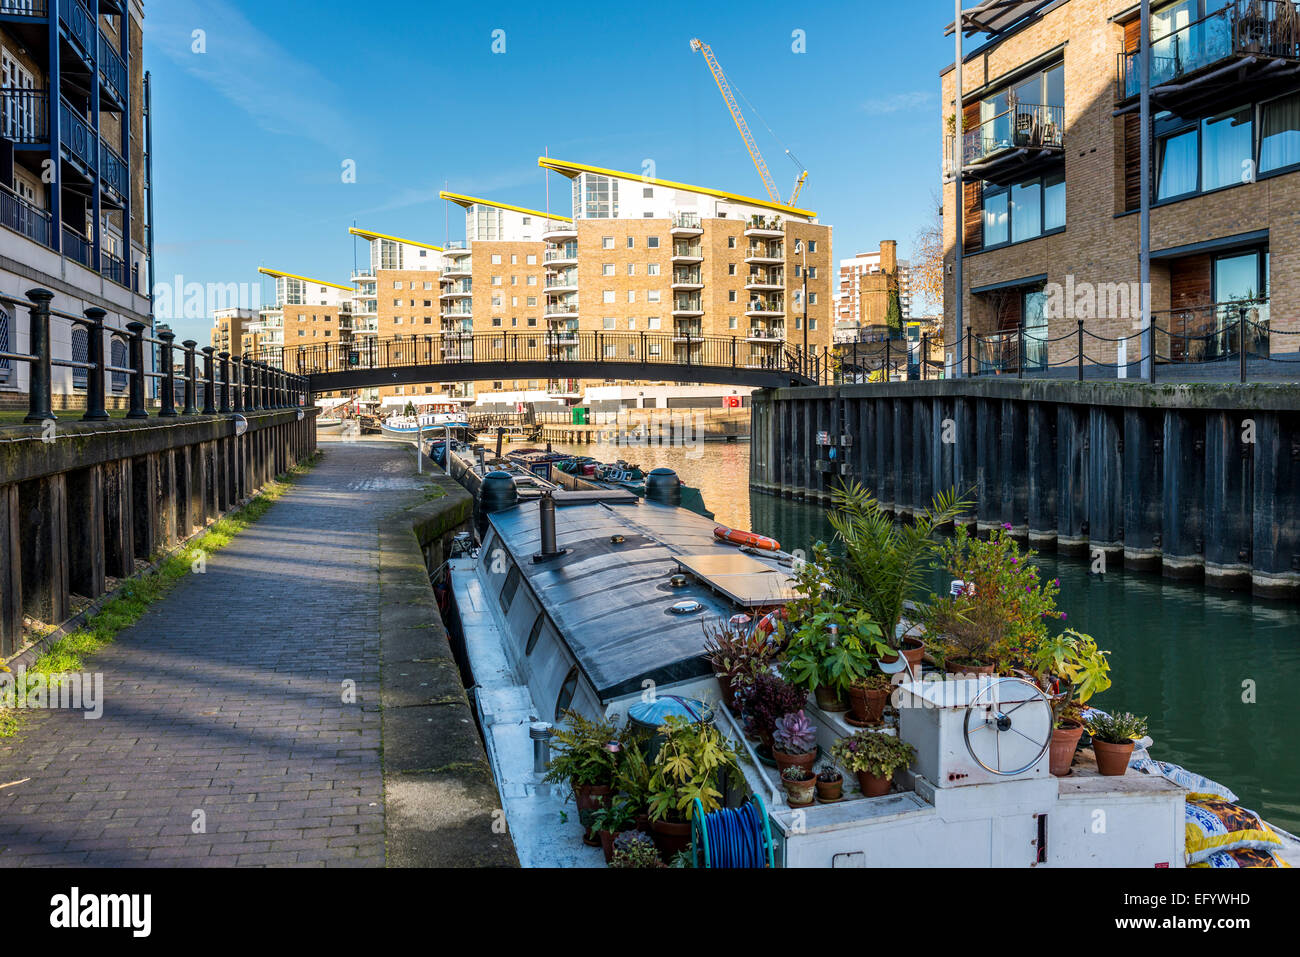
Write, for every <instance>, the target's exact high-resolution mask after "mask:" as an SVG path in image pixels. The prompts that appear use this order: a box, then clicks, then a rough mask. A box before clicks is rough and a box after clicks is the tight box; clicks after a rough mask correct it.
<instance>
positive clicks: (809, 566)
mask: <svg viewBox="0 0 1300 957" xmlns="http://www.w3.org/2000/svg"><path fill="white" fill-rule="evenodd" d="M829 564H830V558H829V553H828V550H827V548H826V546H825V545H824V544H822V543H818V544H817V545H815V546H813V552H812V559H811V560H810V561H807V562H804V563H803V564H802V566H801V567H800V568H799V570H798V571H797V572H796V574H795V583H794V589H793V590H794V592H795V595H796V598H795V600H794V601H792V602H790V603H789V604H788V605H787V608H788V610H789V613H790V621H789V622H788V623H787V622H782V624H781V626H780V631H781V635H782V637H783V639H784V642H785V652H784V659H785V664H784V668H783V670H784V673H785V676H786V678H788V679H789V680H790V681H791V682H793V683H794V684H797V685H802V686H803V687H805V688H807V689H808V690H809V691H812V692H813V694H814V695H815V696H816V698H817V706H818V707H820V708H821V709H822V710H823V711H847V710H848V704H847V702H846V697H847V695H848V692H849V689H850V688H851V687H852V686H853V685H854V684H855V683H857V682H858V681H861V680H862V679H863V678H865V677H866V676H867V675H868V674H869V673H870V672H871V671H872V670H873V669H874V668H875V661H876V659H878V658H880V657H882V656H885V655H888V654H889V653H890V647H889V645H888V644H887V643H886V642H885V640H884V638H883V637H882V636H881V633H880V626H879V625H877V624H876V623H875V622H874V621H873V620H872V619H871V615H870V614H869V613H868V612H867V611H865V610H863V609H862V608H855V607H853V606H852V605H851V604H849V603H847V602H845V601H844V600H843V596H841V595H840V594H839V593H838V592H837V591H836V589H835V588H834V586H833V585H832V583H831V581H830V579H829V578H827V577H826V574H825V572H824V570H823V569H825V568H826V567H828V566H829Z"/></svg>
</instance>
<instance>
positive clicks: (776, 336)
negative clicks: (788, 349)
mask: <svg viewBox="0 0 1300 957" xmlns="http://www.w3.org/2000/svg"><path fill="white" fill-rule="evenodd" d="M745 339H746V341H747V342H754V343H758V344H760V345H771V344H773V343H778V342H784V341H785V327H784V326H774V327H772V328H771V329H764V328H763V327H762V326H755V327H754V328H753V329H750V330H749V335H748V336H746V337H745Z"/></svg>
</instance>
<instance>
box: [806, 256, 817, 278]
mask: <svg viewBox="0 0 1300 957" xmlns="http://www.w3.org/2000/svg"><path fill="white" fill-rule="evenodd" d="M808 251H809V252H812V250H811V249H809V250H808ZM808 278H809V279H816V278H817V267H816V266H809V267H808Z"/></svg>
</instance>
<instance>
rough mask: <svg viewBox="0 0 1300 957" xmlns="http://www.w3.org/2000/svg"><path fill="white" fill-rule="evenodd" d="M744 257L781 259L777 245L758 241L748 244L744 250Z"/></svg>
mask: <svg viewBox="0 0 1300 957" xmlns="http://www.w3.org/2000/svg"><path fill="white" fill-rule="evenodd" d="M745 258H746V259H781V258H782V255H781V249H780V247H779V246H775V245H771V244H767V243H760V244H758V245H754V246H750V247H749V248H748V249H746V250H745Z"/></svg>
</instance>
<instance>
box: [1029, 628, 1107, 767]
mask: <svg viewBox="0 0 1300 957" xmlns="http://www.w3.org/2000/svg"><path fill="white" fill-rule="evenodd" d="M1108 654H1109V652H1106V651H1102V650H1100V649H1099V648H1098V647H1097V642H1096V641H1094V640H1093V639H1092V637H1091V636H1089V635H1084V634H1081V633H1079V632H1077V631H1075V630H1074V629H1073V628H1067V629H1066V630H1065V631H1063V632H1061V633H1060V634H1059V635H1054V636H1050V637H1047V638H1044V639H1043V640H1042V641H1040V642H1039V643H1038V645H1037V647H1036V648H1035V649H1034V655H1033V664H1034V668H1035V670H1036V671H1037V673H1038V674H1039V675H1040V676H1041V678H1040V681H1041V682H1042V683H1043V685H1044V687H1046V689H1047V690H1048V691H1050V692H1052V694H1053V697H1052V744H1051V759H1050V760H1051V764H1050V769H1051V772H1052V773H1053V774H1055V775H1056V776H1057V777H1065V776H1066V775H1068V774H1069V773H1070V765H1071V763H1072V762H1073V761H1074V752H1075V750H1076V749H1077V748H1078V746H1079V739H1080V738H1081V737H1083V720H1082V712H1083V706H1084V704H1086V703H1087V702H1088V700H1089V699H1090V698H1091V697H1092V696H1093V695H1095V694H1099V693H1101V692H1103V691H1105V690H1106V689H1107V688H1109V687H1110V661H1109V660H1108V659H1107V657H1106V656H1107V655H1108Z"/></svg>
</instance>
